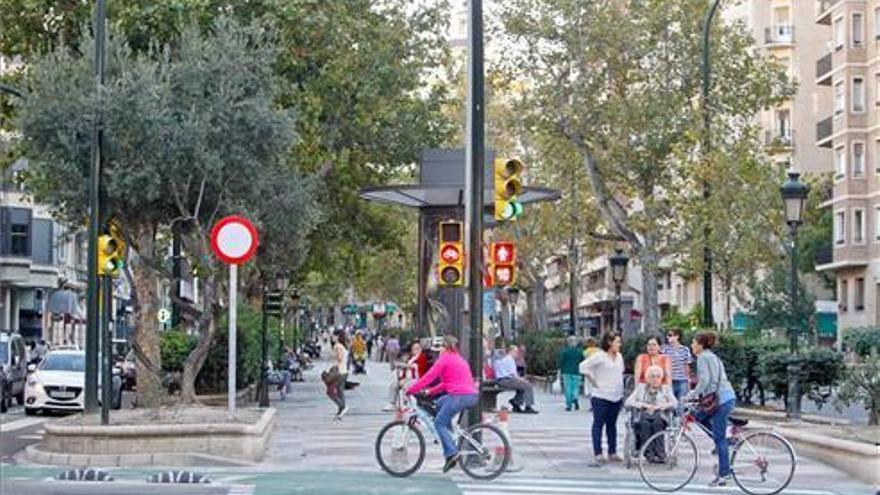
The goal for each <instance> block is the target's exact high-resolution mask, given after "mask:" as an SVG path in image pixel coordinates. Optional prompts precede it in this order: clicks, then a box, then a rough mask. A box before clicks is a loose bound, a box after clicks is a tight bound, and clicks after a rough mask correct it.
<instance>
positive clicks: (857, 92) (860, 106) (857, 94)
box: [852, 77, 865, 112]
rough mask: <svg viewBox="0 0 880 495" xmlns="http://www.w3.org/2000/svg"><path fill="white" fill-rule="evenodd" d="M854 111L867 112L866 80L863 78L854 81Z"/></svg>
mask: <svg viewBox="0 0 880 495" xmlns="http://www.w3.org/2000/svg"><path fill="white" fill-rule="evenodd" d="M852 106H853V108H852V111H853V112H864V111H865V80H864V79H863V78H861V77H855V78H853V80H852Z"/></svg>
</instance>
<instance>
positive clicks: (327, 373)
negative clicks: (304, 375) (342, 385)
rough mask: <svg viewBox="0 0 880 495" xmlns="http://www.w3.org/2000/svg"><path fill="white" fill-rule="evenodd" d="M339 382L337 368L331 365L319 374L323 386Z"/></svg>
mask: <svg viewBox="0 0 880 495" xmlns="http://www.w3.org/2000/svg"><path fill="white" fill-rule="evenodd" d="M337 380H339V367H338V366H336V365H333V366H331V367H329V368H327V369H326V370H324V371H322V372H321V381H322V382H324V384H325V385H328V386H329V385H332V384H334V383H336V381H337Z"/></svg>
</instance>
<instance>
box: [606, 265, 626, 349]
mask: <svg viewBox="0 0 880 495" xmlns="http://www.w3.org/2000/svg"><path fill="white" fill-rule="evenodd" d="M608 263H609V264H610V265H611V280H612V281H614V314H615V323H616V324H615V329H616V330H617V333H618V334H619V333H621V325H620V320H621V318H620V286H621V285H622V284H623V281H624V280H625V279H626V264H627V263H629V257H627V255H625V254H623V249H620V248H616V249H615V250H614V254H613V255H611V256H610V257H609V258H608Z"/></svg>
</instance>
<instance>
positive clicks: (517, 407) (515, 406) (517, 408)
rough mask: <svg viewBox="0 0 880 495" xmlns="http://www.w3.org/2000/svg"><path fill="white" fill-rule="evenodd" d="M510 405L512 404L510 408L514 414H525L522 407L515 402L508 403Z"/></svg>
mask: <svg viewBox="0 0 880 495" xmlns="http://www.w3.org/2000/svg"><path fill="white" fill-rule="evenodd" d="M508 404H510V408H511V410H512V411H513V412H515V413H521V412H523V410H522V407H520V405H519V404H517V403H515V402H513V401H512V400H511V401H508Z"/></svg>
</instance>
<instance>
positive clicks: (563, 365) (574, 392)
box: [559, 337, 583, 411]
mask: <svg viewBox="0 0 880 495" xmlns="http://www.w3.org/2000/svg"><path fill="white" fill-rule="evenodd" d="M582 356H583V353H582V351H581V347H580V343H579V342H578V338H577V337H569V338H568V346H566V347H565V349H563V350H562V352H560V353H559V372H560V373H561V374H562V388H563V389H565V410H566V411H571V409H572V408H574V409H575V410H579V409H580V408H581V403H580V401H579V400H578V397H579V396H580V393H581V372H580V370H579V369H578V366H579V365H580V363H581V360H582Z"/></svg>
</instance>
